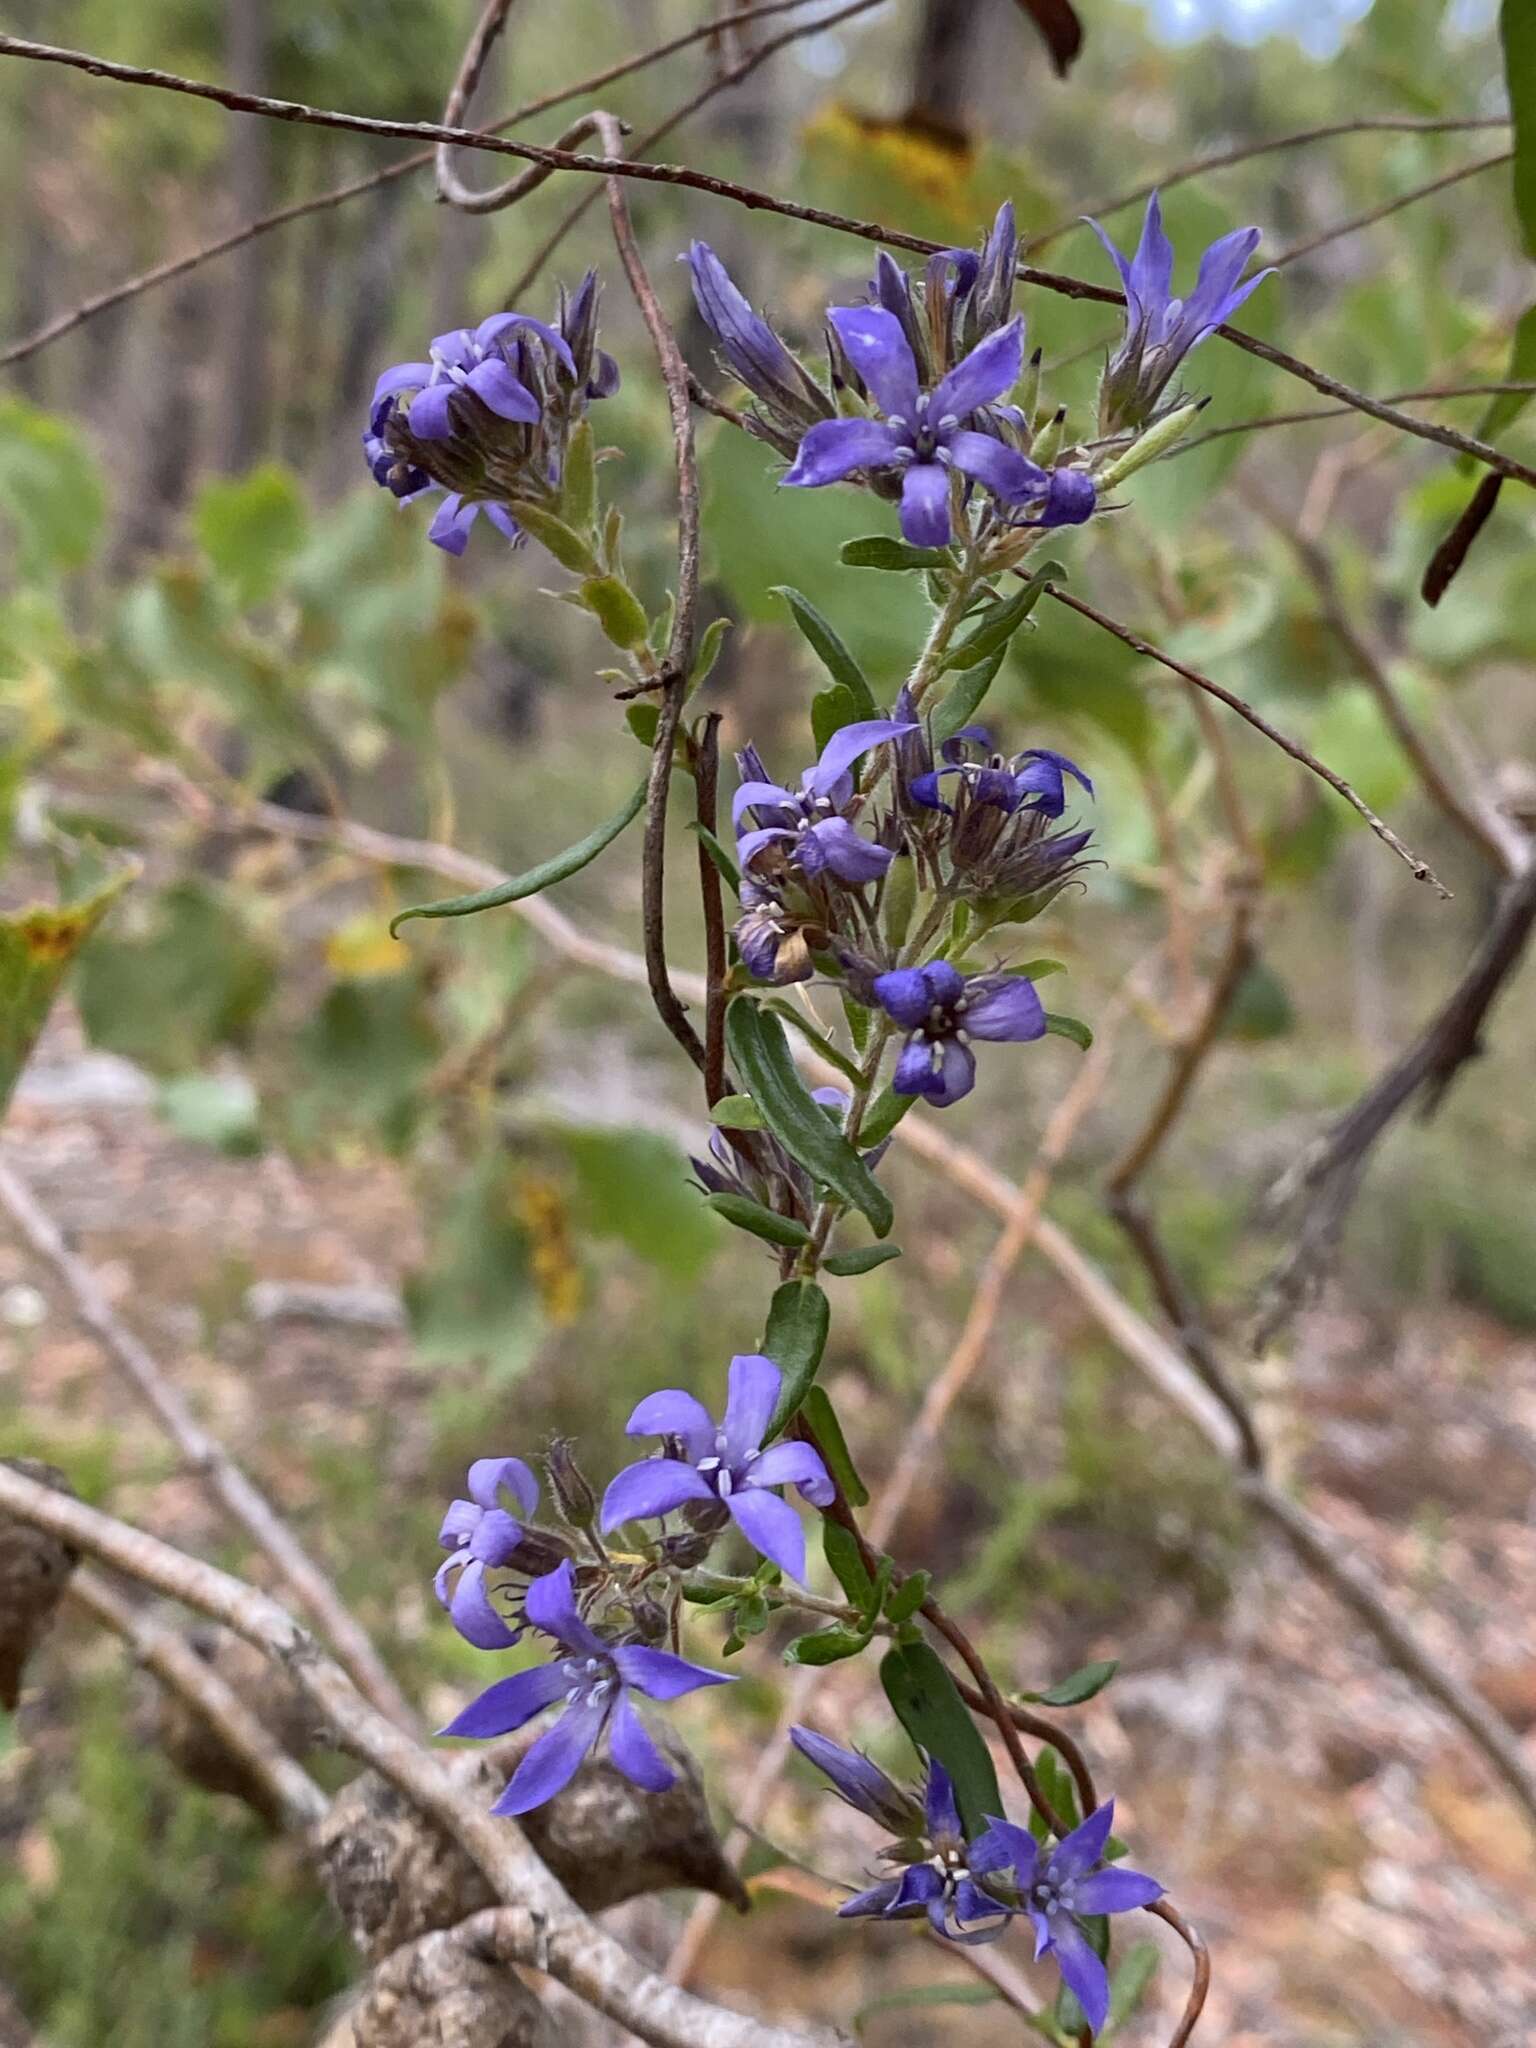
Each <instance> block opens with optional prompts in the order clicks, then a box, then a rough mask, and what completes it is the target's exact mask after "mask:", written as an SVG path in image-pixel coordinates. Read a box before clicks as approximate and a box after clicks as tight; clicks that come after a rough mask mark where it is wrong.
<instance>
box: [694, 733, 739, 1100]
mask: <svg viewBox="0 0 1536 2048" xmlns="http://www.w3.org/2000/svg"><path fill="white" fill-rule="evenodd" d="M693 786H694V802H695V806H696V810H697V816H698V822H699V827H700V833H701V837H700V839H699V896H700V899H701V901H702V903H703V906H704V985H705V988H706V990H707V991H708V993H707V994H706V995H705V998H704V1099H705V1101H706V1102H707V1103H708V1104H709V1106H710V1108H711V1109H713V1108H714V1106H715V1104H716V1103H717V1102H718V1101H719V1100H720V1098H721V1096H722V1095H724V1094H725V1093H726V1092H727V1089H726V1078H725V1008H726V989H725V979H726V975H727V973H728V971H729V967H730V956H729V953H728V951H727V947H726V936H725V898H724V890H723V883H722V878H721V875H720V870H719V869H718V868H717V867H716V866H715V863H714V861H713V859H712V858H711V856H710V851H709V848H708V847H707V846H706V844H705V843H704V839H703V837H702V834H703V833H705V832H708V833H710V834H711V835H713V833H714V830H715V827H716V825H717V824H718V823H719V814H718V803H719V790H720V713H719V712H718V711H711V712H709V713H708V714H707V715H706V717H705V718H704V719H703V720H702V721H701V722H700V728H699V737H698V739H697V741H696V743H695V746H694V765H693Z"/></svg>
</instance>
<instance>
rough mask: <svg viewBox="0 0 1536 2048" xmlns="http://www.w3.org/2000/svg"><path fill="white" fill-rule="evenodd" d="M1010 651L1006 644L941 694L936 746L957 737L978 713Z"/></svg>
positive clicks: (936, 714)
mask: <svg viewBox="0 0 1536 2048" xmlns="http://www.w3.org/2000/svg"><path fill="white" fill-rule="evenodd" d="M1007 653H1008V649H1007V647H1006V645H1005V646H1003V647H1000V648H999V649H998V651H997V653H996V654H994V655H992V656H991V657H990V658H989V659H988V660H985V661H981V662H978V663H977V665H976V666H975V668H973V669H969V670H968V671H967V672H966V676H965V679H964V681H963V682H959V683H956V685H955V687H954V688H953V689H952V690H951V691H950V692H949V694H948V695H947V696H945V697H941V698H940V700H939V702H938V704H937V705H936V706H935V707H934V713H933V719H932V724H931V732H932V738H933V745H934V747H935V748H938V747H941V746H943V744H944V742H945V741H946V740H950V739H953V738H954V736H955V734H956V733H957V732H958V731H959V730H960V728H961V726H962V725H969V724H970V722H971V720H972V719H973V718H974V717H975V716H976V712H977V710H978V708H979V706H980V704H981V700H982V698H983V697H985V696H986V694H987V692H988V690H990V689H991V687H992V685H993V684H994V683H995V682H996V681H997V673H998V670H999V669H1000V668H1001V667H1002V665H1003V662H1004V660H1005V659H1006V657H1007Z"/></svg>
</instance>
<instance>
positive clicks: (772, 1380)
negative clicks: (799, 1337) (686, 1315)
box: [721, 1351, 784, 1470]
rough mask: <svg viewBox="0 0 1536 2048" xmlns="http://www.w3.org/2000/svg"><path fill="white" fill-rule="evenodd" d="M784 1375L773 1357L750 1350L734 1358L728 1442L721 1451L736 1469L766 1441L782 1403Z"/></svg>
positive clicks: (727, 1418) (729, 1381) (726, 1430)
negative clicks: (749, 1452) (778, 1407)
mask: <svg viewBox="0 0 1536 2048" xmlns="http://www.w3.org/2000/svg"><path fill="white" fill-rule="evenodd" d="M783 1384H784V1375H783V1373H781V1372H780V1371H779V1368H778V1367H777V1366H776V1365H775V1364H774V1362H773V1360H772V1359H771V1358H764V1357H763V1355H762V1353H761V1352H757V1351H748V1352H743V1353H740V1354H738V1356H737V1357H735V1358H733V1359H732V1360H731V1369H730V1372H729V1374H728V1375H727V1378H726V1400H725V1427H724V1443H723V1445H722V1447H721V1455H722V1456H723V1457H724V1459H725V1462H726V1464H727V1465H729V1466H730V1467H731V1468H732V1469H733V1470H734V1469H735V1467H736V1466H737V1465H739V1464H740V1463H741V1461H742V1459H743V1458H744V1457H745V1456H746V1455H747V1453H748V1451H755V1450H756V1449H757V1448H758V1446H759V1445H760V1444H761V1443H762V1440H763V1436H764V1434H765V1432H766V1431H767V1428H768V1425H769V1423H770V1422H771V1421H772V1420H773V1411H774V1409H775V1408H776V1407H777V1406H778V1405H779V1390H780V1388H781V1387H782V1386H783Z"/></svg>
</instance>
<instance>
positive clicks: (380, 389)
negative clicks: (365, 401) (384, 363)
mask: <svg viewBox="0 0 1536 2048" xmlns="http://www.w3.org/2000/svg"><path fill="white" fill-rule="evenodd" d="M431 382H432V365H431V364H430V363H392V364H391V365H390V367H389V368H388V369H387V370H384V371H381V372H380V375H379V380H378V382H377V383H376V384H375V385H374V387H373V397H372V399H371V401H370V402H369V407H368V423H369V425H370V426H371V427H372V428H373V431H374V432H375V433H377V432H378V431H379V421H380V418H381V417H382V415H383V413H384V411H385V405H384V401H385V399H386V398H393V397H394V395H395V393H396V392H397V391H421V390H424V389H425V387H426V386H427V385H428V384H430V383H431Z"/></svg>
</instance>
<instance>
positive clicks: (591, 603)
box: [581, 576, 651, 654]
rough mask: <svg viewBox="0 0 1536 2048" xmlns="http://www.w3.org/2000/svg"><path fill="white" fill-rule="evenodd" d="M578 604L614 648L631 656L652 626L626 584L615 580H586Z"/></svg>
mask: <svg viewBox="0 0 1536 2048" xmlns="http://www.w3.org/2000/svg"><path fill="white" fill-rule="evenodd" d="M581 601H582V603H583V604H584V605H585V606H586V608H587V610H588V611H589V612H591V614H592V616H593V617H594V618H595V619H596V620H597V623H598V624H599V625H600V626H601V627H602V629H603V631H604V633H606V634H607V636H608V638H609V639H610V640H611V641H612V642H613V644H614V646H615V647H622V648H624V649H625V650H626V652H628V653H630V654H633V653H634V651H635V650H636V648H639V647H644V646H645V644H646V636H647V634H648V633H649V632H650V630H651V622H650V620H649V619H648V618H647V617H646V615H645V607H644V605H642V604H641V602H640V600H639V598H638V597H636V595H635V593H634V592H633V591H632V590H631V589H630V587H629V585H628V584H627V583H621V582H620V581H619V579H618V577H617V576H588V577H587V578H586V579H585V581H584V582H583V583H582V586H581Z"/></svg>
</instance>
